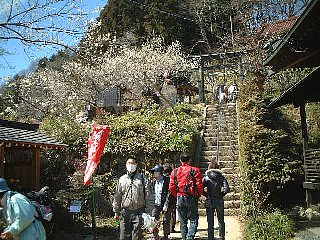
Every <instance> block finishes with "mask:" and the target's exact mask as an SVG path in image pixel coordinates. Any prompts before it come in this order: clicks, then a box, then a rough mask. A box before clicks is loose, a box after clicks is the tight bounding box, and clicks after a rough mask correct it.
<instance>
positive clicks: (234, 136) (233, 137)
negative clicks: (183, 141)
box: [203, 132, 238, 141]
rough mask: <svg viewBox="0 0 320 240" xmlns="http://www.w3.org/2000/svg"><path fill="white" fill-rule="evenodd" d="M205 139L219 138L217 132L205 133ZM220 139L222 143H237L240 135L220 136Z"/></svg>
mask: <svg viewBox="0 0 320 240" xmlns="http://www.w3.org/2000/svg"><path fill="white" fill-rule="evenodd" d="M203 136H204V137H213V138H217V133H216V132H214V133H213V132H204V135H203ZM219 139H220V140H221V141H235V140H238V133H235V134H232V135H221V134H219Z"/></svg>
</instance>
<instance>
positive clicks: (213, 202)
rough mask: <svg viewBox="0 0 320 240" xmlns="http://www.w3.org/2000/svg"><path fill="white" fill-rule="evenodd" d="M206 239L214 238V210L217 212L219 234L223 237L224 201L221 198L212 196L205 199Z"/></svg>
mask: <svg viewBox="0 0 320 240" xmlns="http://www.w3.org/2000/svg"><path fill="white" fill-rule="evenodd" d="M206 211H207V222H208V240H214V211H216V212H217V218H218V224H219V236H220V237H221V238H224V237H225V222H224V202H223V199H220V198H214V199H207V200H206Z"/></svg>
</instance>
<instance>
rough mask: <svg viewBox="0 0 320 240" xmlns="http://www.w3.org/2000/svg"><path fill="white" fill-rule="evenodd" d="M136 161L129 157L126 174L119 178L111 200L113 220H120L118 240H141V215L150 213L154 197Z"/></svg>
mask: <svg viewBox="0 0 320 240" xmlns="http://www.w3.org/2000/svg"><path fill="white" fill-rule="evenodd" d="M137 165H138V161H137V159H136V158H135V157H134V156H129V157H128V158H127V161H126V169H127V173H126V174H124V175H123V176H121V177H120V179H119V182H118V185H117V188H116V192H115V194H114V199H113V204H112V205H113V211H114V213H115V219H117V220H120V238H119V239H120V240H123V239H132V240H140V239H142V225H143V219H142V213H143V212H147V213H149V214H150V213H151V211H152V208H153V206H154V196H153V194H152V193H151V186H150V184H149V181H148V179H147V178H146V177H145V176H144V175H143V174H141V173H139V172H138V169H137Z"/></svg>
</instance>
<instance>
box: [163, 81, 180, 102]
mask: <svg viewBox="0 0 320 240" xmlns="http://www.w3.org/2000/svg"><path fill="white" fill-rule="evenodd" d="M161 95H163V96H164V97H165V98H166V99H168V101H169V102H170V103H171V104H176V103H177V88H176V87H175V86H174V85H163V86H162V89H161Z"/></svg>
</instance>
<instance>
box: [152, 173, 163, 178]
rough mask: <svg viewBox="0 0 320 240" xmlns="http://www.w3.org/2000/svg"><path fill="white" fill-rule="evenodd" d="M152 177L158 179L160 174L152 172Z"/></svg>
mask: <svg viewBox="0 0 320 240" xmlns="http://www.w3.org/2000/svg"><path fill="white" fill-rule="evenodd" d="M153 176H154V177H155V178H158V177H160V176H161V173H160V172H154V173H153Z"/></svg>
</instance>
